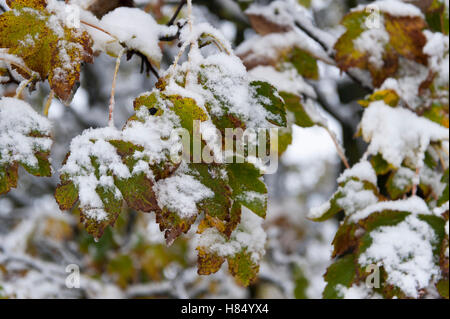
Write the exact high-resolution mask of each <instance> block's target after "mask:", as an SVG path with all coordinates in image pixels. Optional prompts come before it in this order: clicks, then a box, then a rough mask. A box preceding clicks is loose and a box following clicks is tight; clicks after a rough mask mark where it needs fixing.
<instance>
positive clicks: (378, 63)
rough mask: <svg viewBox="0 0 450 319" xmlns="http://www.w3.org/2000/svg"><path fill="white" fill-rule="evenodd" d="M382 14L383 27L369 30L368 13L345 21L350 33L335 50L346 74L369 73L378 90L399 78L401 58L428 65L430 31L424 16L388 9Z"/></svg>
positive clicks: (340, 41) (346, 18)
mask: <svg viewBox="0 0 450 319" xmlns="http://www.w3.org/2000/svg"><path fill="white" fill-rule="evenodd" d="M398 4H399V5H400V4H401V3H398ZM401 5H402V6H404V7H406V9H408V8H410V7H412V8H415V7H413V6H412V5H408V4H401ZM384 9H386V10H384ZM380 10H381V16H380V21H378V22H379V25H377V26H375V27H373V28H369V27H368V21H369V15H370V12H369V11H368V10H363V11H359V10H355V11H353V12H351V13H349V14H348V15H347V16H346V17H345V18H344V20H343V21H342V24H343V25H344V26H345V27H346V29H347V31H346V32H345V33H344V34H343V35H342V36H341V37H340V38H339V40H338V41H337V42H336V44H335V46H334V48H335V50H336V56H335V59H336V62H337V64H338V66H339V67H340V68H341V69H342V70H344V71H347V70H349V69H351V68H358V69H363V70H367V71H369V72H370V74H371V76H372V82H373V85H374V86H375V87H379V86H380V85H381V84H382V83H383V82H384V81H385V80H386V79H387V78H389V77H392V76H394V75H395V74H396V72H397V70H398V69H399V58H400V57H403V58H406V59H409V60H412V61H415V62H417V63H419V64H423V65H427V63H428V61H427V56H426V55H425V54H424V53H423V47H424V46H425V44H426V38H425V35H424V34H423V32H422V31H423V29H425V27H426V22H425V20H424V19H423V18H422V17H421V16H420V15H418V16H416V15H411V16H410V15H407V14H406V15H404V14H403V13H405V12H408V10H405V11H404V12H401V10H400V11H399V10H394V11H392V10H391V11H389V10H387V6H382V7H381V8H380ZM415 10H417V8H415Z"/></svg>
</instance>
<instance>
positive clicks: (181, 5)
mask: <svg viewBox="0 0 450 319" xmlns="http://www.w3.org/2000/svg"><path fill="white" fill-rule="evenodd" d="M186 3H187V0H182V1H180V4H179V5H178V7H177V9H176V10H175V13H174V15H173V16H172V18H171V19H170V21H169V22H167V26H168V27H170V26H171V25H173V24H174V23H175V20H176V19H177V18H178V15H179V14H180V12H181V9H183V7H184V5H185V4H186Z"/></svg>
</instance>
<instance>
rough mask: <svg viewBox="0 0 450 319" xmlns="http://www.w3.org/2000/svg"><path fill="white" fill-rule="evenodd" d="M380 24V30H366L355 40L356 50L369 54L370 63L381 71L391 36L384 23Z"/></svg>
mask: <svg viewBox="0 0 450 319" xmlns="http://www.w3.org/2000/svg"><path fill="white" fill-rule="evenodd" d="M380 24H381V27H380V28H373V29H369V30H366V31H364V32H363V33H361V35H360V36H359V37H358V38H356V39H355V40H353V44H354V46H355V49H356V50H357V51H360V52H365V53H367V54H368V56H369V63H370V64H372V65H373V66H375V67H376V68H377V69H381V68H383V66H384V61H383V56H384V53H385V47H386V45H387V44H388V43H389V34H388V33H387V31H386V29H385V27H384V23H383V22H380Z"/></svg>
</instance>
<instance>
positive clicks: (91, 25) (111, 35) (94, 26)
mask: <svg viewBox="0 0 450 319" xmlns="http://www.w3.org/2000/svg"><path fill="white" fill-rule="evenodd" d="M80 22H81V23H82V24H85V25H87V26H89V27H91V28H94V29H97V30H98V31H101V32H103V33H106V34H107V35H109V36H110V37H111V38H113V39H115V40H117V41H119V39H118V38H117V37H116V36H115V35H113V34H111V33H109V32H108V31H106V30H105V29H102V28H100V27H98V26H96V25H93V24H91V23H89V22H86V21H83V20H81V21H80Z"/></svg>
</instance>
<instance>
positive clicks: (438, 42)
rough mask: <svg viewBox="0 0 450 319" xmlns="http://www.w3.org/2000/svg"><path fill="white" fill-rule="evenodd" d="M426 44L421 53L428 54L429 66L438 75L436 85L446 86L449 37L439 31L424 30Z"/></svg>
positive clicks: (447, 80) (447, 79)
mask: <svg viewBox="0 0 450 319" xmlns="http://www.w3.org/2000/svg"><path fill="white" fill-rule="evenodd" d="M424 34H425V36H426V37H427V44H426V45H425V47H424V48H423V53H425V54H427V55H428V56H429V59H428V61H429V66H430V68H431V70H433V72H435V73H436V74H437V75H438V76H437V78H436V79H435V81H436V84H437V86H445V85H447V86H448V82H449V38H448V36H446V35H445V34H442V33H440V32H436V33H433V32H431V31H428V30H425V31H424Z"/></svg>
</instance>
